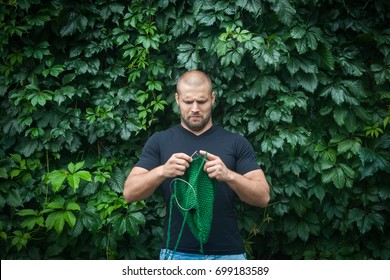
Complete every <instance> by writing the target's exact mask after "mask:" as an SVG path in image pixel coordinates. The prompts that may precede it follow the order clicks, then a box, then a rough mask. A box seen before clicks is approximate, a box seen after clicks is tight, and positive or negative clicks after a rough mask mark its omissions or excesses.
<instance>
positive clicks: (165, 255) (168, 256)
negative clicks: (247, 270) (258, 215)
mask: <svg viewBox="0 0 390 280" xmlns="http://www.w3.org/2000/svg"><path fill="white" fill-rule="evenodd" d="M160 260H246V253H242V254H237V255H201V254H189V253H182V252H174V251H173V250H169V249H161V251H160Z"/></svg>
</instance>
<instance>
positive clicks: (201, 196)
mask: <svg viewBox="0 0 390 280" xmlns="http://www.w3.org/2000/svg"><path fill="white" fill-rule="evenodd" d="M205 161H206V156H199V157H197V158H194V159H193V161H192V162H191V163H190V166H189V167H188V168H187V170H186V172H185V174H184V175H183V176H182V177H180V178H175V179H174V180H173V181H172V183H173V184H174V185H173V190H171V191H172V196H171V201H170V209H169V220H168V232H167V234H168V235H167V246H166V247H167V248H168V244H169V241H170V235H171V232H170V227H171V217H172V207H173V203H175V204H176V205H177V207H178V209H179V211H180V213H181V214H182V215H183V224H182V227H181V229H180V232H179V236H178V238H177V241H176V245H175V248H174V251H176V249H177V247H178V245H179V242H180V239H181V235H182V233H183V228H184V224H185V223H187V225H188V227H189V228H190V230H191V232H192V234H193V235H194V236H195V238H196V239H197V240H198V241H199V243H200V252H201V253H203V245H204V244H205V243H206V242H207V240H208V238H209V235H210V230H211V224H212V221H213V208H214V198H215V188H216V186H217V180H215V179H210V177H209V176H208V174H207V173H206V172H204V170H203V166H204V164H205Z"/></svg>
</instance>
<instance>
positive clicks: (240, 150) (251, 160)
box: [236, 137, 260, 175]
mask: <svg viewBox="0 0 390 280" xmlns="http://www.w3.org/2000/svg"><path fill="white" fill-rule="evenodd" d="M236 149H237V162H236V172H237V173H239V174H241V175H244V174H245V173H248V172H250V171H253V170H256V169H260V166H259V165H258V163H257V160H256V153H255V151H254V149H253V147H252V145H251V144H250V143H249V141H248V140H247V139H246V138H244V137H238V138H237V140H236Z"/></svg>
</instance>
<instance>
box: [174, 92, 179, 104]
mask: <svg viewBox="0 0 390 280" xmlns="http://www.w3.org/2000/svg"><path fill="white" fill-rule="evenodd" d="M175 100H176V105H177V106H179V94H178V93H177V92H176V93H175Z"/></svg>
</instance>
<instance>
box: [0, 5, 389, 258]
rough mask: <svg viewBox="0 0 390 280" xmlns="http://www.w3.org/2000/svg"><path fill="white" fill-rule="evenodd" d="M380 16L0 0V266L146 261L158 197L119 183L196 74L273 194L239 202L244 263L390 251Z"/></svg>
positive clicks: (174, 118) (322, 9)
mask: <svg viewBox="0 0 390 280" xmlns="http://www.w3.org/2000/svg"><path fill="white" fill-rule="evenodd" d="M388 19H389V4H388V2H387V1H386V0H372V1H371V0H359V1H352V0H351V1H348V0H347V1H345V0H344V1H342V0H331V1H324V0H323V1H321V0H280V1H279V0H239V1H229V0H220V1H200V0H192V1H172V0H160V1H141V0H135V1H124V0H122V1H108V0H98V1H71V0H64V1H61V0H52V1H35V0H21V1H1V4H0V46H1V47H0V53H1V61H0V97H1V104H0V108H1V120H0V135H1V140H0V156H1V160H0V179H1V182H0V211H1V214H0V257H1V258H2V259H155V258H157V256H158V251H159V246H160V242H161V236H162V220H163V217H164V215H165V208H164V204H163V201H162V199H161V197H160V196H159V195H158V194H156V195H154V196H153V197H152V198H150V199H148V200H147V201H144V202H138V203H133V204H131V205H129V206H127V205H126V203H125V201H124V199H123V197H122V189H123V183H124V180H125V178H126V176H127V174H128V172H129V170H130V168H131V167H132V166H133V164H134V163H135V162H136V161H137V157H138V156H139V153H140V150H141V148H142V146H143V144H144V143H145V140H146V139H147V138H148V137H149V136H150V135H151V134H152V133H153V132H155V131H158V130H161V129H164V128H167V127H169V126H171V125H172V124H174V123H177V122H178V121H179V118H178V115H177V111H176V110H175V108H174V106H173V93H174V91H175V89H174V85H175V83H176V79H177V77H178V75H180V74H181V73H182V72H183V71H185V70H186V69H195V68H198V69H202V70H204V71H206V72H208V73H210V75H211V77H212V79H213V80H214V82H215V86H216V87H215V91H216V93H217V95H218V104H217V106H216V108H215V110H214V119H215V121H216V122H218V123H220V124H222V125H223V126H225V127H226V128H227V129H229V130H231V131H235V132H239V133H242V134H243V135H245V136H247V138H248V139H249V140H250V141H251V143H252V144H253V146H254V148H255V150H256V153H257V155H258V161H259V163H260V164H262V166H263V169H264V171H265V172H266V174H267V176H268V180H269V182H270V184H271V186H272V200H271V203H270V205H269V206H268V207H267V208H266V209H258V208H254V207H249V206H246V205H242V204H239V206H238V207H237V211H238V214H239V217H240V226H241V230H242V235H243V237H244V239H245V242H246V247H247V252H248V254H249V256H250V258H254V259H280V258H284V259H365V258H368V259H371V258H373V259H389V258H390V234H389V212H390V184H389V182H390V174H389V173H390V152H389V151H390V149H389V148H390V132H389V125H388V124H389V121H390V109H389V108H390V107H389V105H390V91H389V85H390V29H389V26H388V25H386V24H385V23H386V20H388ZM387 22H388V21H387Z"/></svg>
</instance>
